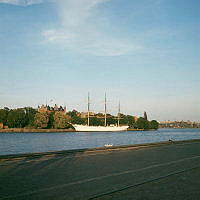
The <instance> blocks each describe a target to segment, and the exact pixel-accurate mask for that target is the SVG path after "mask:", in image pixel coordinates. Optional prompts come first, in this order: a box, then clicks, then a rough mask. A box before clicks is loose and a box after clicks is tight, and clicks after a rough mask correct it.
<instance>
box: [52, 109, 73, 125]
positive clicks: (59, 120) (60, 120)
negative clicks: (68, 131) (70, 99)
mask: <svg viewBox="0 0 200 200" xmlns="http://www.w3.org/2000/svg"><path fill="white" fill-rule="evenodd" d="M70 121H71V117H70V116H69V115H66V114H63V113H61V112H56V113H55V114H54V123H53V124H54V128H68V127H70Z"/></svg>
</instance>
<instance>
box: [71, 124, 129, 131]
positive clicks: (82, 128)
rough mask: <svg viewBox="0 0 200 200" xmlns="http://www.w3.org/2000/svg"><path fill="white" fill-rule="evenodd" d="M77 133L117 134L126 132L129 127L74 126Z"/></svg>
mask: <svg viewBox="0 0 200 200" xmlns="http://www.w3.org/2000/svg"><path fill="white" fill-rule="evenodd" d="M73 126H74V128H75V130H76V131H82V132H107V131H109V132H111V131H112V132H115V131H126V130H127V128H128V126H87V125H78V124H75V125H73Z"/></svg>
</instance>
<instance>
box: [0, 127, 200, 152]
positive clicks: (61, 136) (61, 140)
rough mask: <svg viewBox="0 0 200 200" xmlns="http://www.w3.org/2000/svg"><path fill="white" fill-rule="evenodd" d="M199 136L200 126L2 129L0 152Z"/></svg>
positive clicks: (45, 149) (37, 150)
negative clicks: (37, 130)
mask: <svg viewBox="0 0 200 200" xmlns="http://www.w3.org/2000/svg"><path fill="white" fill-rule="evenodd" d="M170 139H171V140H174V141H180V140H189V139H200V129H159V130H158V131H143V132H136V131H133V132H132V131H128V132H93V133H89V132H82V133H80V132H67V133H0V155H7V154H20V153H33V152H47V151H57V150H69V149H82V148H94V147H102V146H104V145H105V144H113V145H114V146H117V145H128V144H143V143H151V142H161V141H168V140H170Z"/></svg>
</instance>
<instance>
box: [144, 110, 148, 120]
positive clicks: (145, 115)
mask: <svg viewBox="0 0 200 200" xmlns="http://www.w3.org/2000/svg"><path fill="white" fill-rule="evenodd" d="M144 119H145V120H148V118H147V113H146V112H144Z"/></svg>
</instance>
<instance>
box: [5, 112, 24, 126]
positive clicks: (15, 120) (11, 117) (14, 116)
mask: <svg viewBox="0 0 200 200" xmlns="http://www.w3.org/2000/svg"><path fill="white" fill-rule="evenodd" d="M26 123H27V119H26V113H25V110H24V109H16V110H10V111H9V113H8V117H7V125H8V127H9V128H23V127H24V126H25V125H26Z"/></svg>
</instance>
